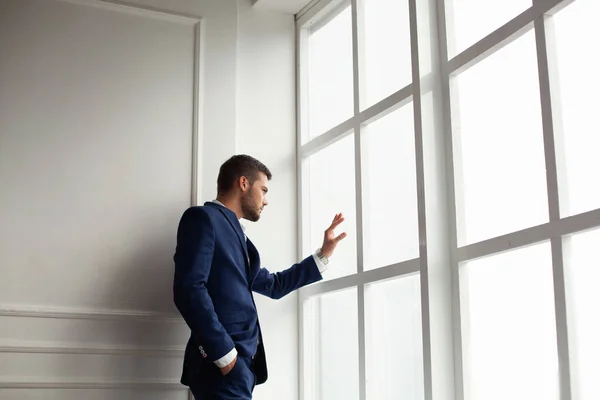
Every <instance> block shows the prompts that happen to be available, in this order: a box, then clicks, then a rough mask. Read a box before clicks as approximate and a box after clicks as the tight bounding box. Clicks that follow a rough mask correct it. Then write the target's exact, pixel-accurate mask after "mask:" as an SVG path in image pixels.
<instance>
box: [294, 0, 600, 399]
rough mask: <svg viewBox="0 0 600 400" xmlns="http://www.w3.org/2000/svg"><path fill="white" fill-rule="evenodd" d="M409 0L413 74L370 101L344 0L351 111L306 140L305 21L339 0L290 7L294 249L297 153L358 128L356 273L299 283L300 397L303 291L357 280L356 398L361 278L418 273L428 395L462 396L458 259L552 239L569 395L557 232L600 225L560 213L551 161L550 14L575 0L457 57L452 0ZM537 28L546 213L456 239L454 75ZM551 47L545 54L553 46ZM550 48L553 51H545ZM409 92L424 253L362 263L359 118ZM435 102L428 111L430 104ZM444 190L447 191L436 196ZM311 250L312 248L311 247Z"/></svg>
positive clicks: (592, 215)
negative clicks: (516, 226)
mask: <svg viewBox="0 0 600 400" xmlns="http://www.w3.org/2000/svg"><path fill="white" fill-rule="evenodd" d="M404 1H408V3H409V12H410V32H411V50H412V51H411V54H412V72H413V73H412V77H413V80H412V83H410V84H409V85H407V86H406V87H404V88H402V89H400V90H398V91H397V92H395V93H394V94H392V95H390V96H389V97H387V98H385V99H383V100H381V101H379V102H378V103H376V104H374V105H372V106H371V107H369V108H367V109H365V110H363V111H360V105H359V99H360V95H361V89H362V88H361V86H360V85H361V82H360V79H359V67H360V65H361V64H362V62H363V61H362V60H361V56H360V54H361V52H359V51H358V50H359V41H358V32H360V30H361V29H362V21H360V19H359V16H358V15H357V12H356V10H357V3H358V4H360V3H359V0H351V1H348V0H346V1H345V3H346V4H347V3H350V4H351V6H352V43H353V46H352V47H353V84H354V115H353V117H351V118H350V119H348V120H347V121H344V122H342V123H341V124H339V125H337V126H335V127H333V128H332V129H330V130H329V131H327V132H326V133H324V134H323V135H321V136H318V137H316V138H314V139H312V140H310V141H308V142H306V143H303V142H302V137H303V133H304V132H305V129H306V128H307V126H308V125H307V121H306V120H305V114H306V113H305V112H304V110H307V105H306V98H307V96H306V87H305V85H306V79H305V78H306V75H305V74H306V71H307V65H306V59H307V57H306V54H307V45H306V38H307V31H306V27H308V26H310V25H311V24H314V23H315V22H317V21H318V20H317V16H318V15H320V14H321V13H323V12H327V10H328V9H329V10H335V8H336V7H339V5H340V4H342V3H344V1H343V0H342V1H340V0H314V1H312V2H311V3H310V4H308V5H307V6H306V7H305V8H304V9H303V10H302V11H301V12H300V13H299V14H298V15H297V16H296V38H297V46H296V47H297V60H298V62H297V117H298V118H297V154H298V160H297V167H298V202H299V203H298V204H299V212H298V226H299V234H298V249H299V255H303V254H306V253H307V252H310V251H311V249H310V248H309V247H308V243H307V240H306V236H307V235H305V234H304V233H303V228H304V227H306V226H308V225H307V222H308V220H307V217H308V216H307V215H306V213H304V212H303V211H302V210H303V208H304V207H303V205H306V204H308V201H307V199H308V192H307V191H306V190H303V188H306V187H307V185H306V183H307V181H306V180H307V176H308V174H307V173H306V169H305V168H306V167H305V164H304V163H303V160H305V159H306V158H308V157H309V156H310V155H312V154H315V153H316V152H318V151H320V150H322V149H323V148H325V147H327V146H329V145H331V144H332V143H335V142H336V141H338V140H340V139H342V138H344V137H346V136H347V135H348V134H351V133H352V132H354V138H355V142H354V144H355V177H356V178H355V179H356V181H355V185H356V221H357V222H356V235H357V237H356V241H357V273H356V274H353V275H350V276H345V277H342V278H338V279H334V280H331V281H324V282H320V283H317V284H314V285H311V286H309V287H307V288H304V289H302V290H300V295H299V304H298V310H299V312H298V314H299V340H300V346H299V360H300V362H299V389H300V400H311V399H312V398H313V396H312V394H314V393H308V392H307V388H311V387H312V388H313V390H314V387H315V385H314V382H311V377H312V376H313V375H314V371H313V368H314V367H316V366H314V365H312V364H311V357H310V356H309V357H306V355H307V354H306V351H309V350H310V349H309V348H308V347H309V346H307V344H306V343H307V342H306V335H310V334H312V332H311V329H313V327H312V326H309V325H310V323H307V322H310V318H309V319H308V320H307V319H306V318H305V316H306V315H307V313H312V311H311V310H310V309H309V307H311V303H310V302H308V301H307V300H308V299H310V298H312V297H315V296H319V295H322V294H325V293H331V292H335V291H339V290H343V289H348V288H353V287H356V288H357V293H358V309H357V317H358V328H359V333H358V360H359V391H360V393H359V399H360V400H365V399H366V385H365V377H366V371H365V359H366V357H365V347H366V346H365V314H364V308H365V307H364V302H365V298H364V287H365V285H366V284H369V283H373V282H377V281H381V280H385V279H389V278H395V277H402V276H406V275H408V274H414V273H419V274H420V282H421V313H422V321H423V323H422V334H423V368H424V371H423V372H424V386H425V387H424V399H425V400H434V399H435V400H446V399H447V400H451V399H452V400H453V399H456V400H463V399H464V388H463V385H464V379H463V363H462V356H463V353H462V339H461V317H460V293H459V289H460V285H459V272H458V271H459V264H461V263H464V262H466V261H470V260H474V259H477V258H480V257H487V256H491V255H494V254H499V253H502V252H505V251H509V250H515V249H517V248H521V247H524V246H528V245H532V244H535V243H540V242H544V241H550V243H551V249H552V267H553V279H554V301H555V304H554V306H555V314H556V331H557V347H558V359H559V370H560V375H559V380H560V388H561V391H560V399H561V400H571V368H570V356H569V340H568V324H567V317H568V316H567V307H566V295H565V277H564V252H563V238H564V237H566V236H569V235H571V234H574V233H578V232H583V231H585V230H589V229H593V228H597V227H600V209H596V210H592V211H589V212H585V213H582V214H577V215H573V216H569V217H563V218H561V216H560V211H559V210H560V203H559V201H560V199H561V198H563V199H564V198H565V197H566V196H565V195H566V193H562V192H561V191H562V190H565V187H564V185H559V179H560V176H559V175H560V174H559V172H558V171H557V153H559V155H558V162H561V159H560V151H557V149H556V148H555V138H556V137H558V138H560V135H561V134H562V132H559V131H558V129H559V126H558V124H555V121H554V117H553V116H555V115H557V111H558V110H557V108H558V107H557V105H556V104H553V102H552V97H551V90H552V87H553V85H555V84H556V83H557V82H556V79H555V77H554V75H553V65H555V60H553V59H552V54H553V43H552V42H551V38H552V37H553V35H552V32H550V34H548V32H547V31H548V30H549V29H551V28H552V26H551V24H546V22H545V19H546V18H547V16H549V15H552V14H554V13H556V12H558V11H559V10H560V9H562V8H563V7H565V6H567V5H569V4H570V3H572V2H574V1H577V0H533V1H532V6H531V7H530V8H528V9H527V10H525V11H524V12H522V13H521V14H520V15H518V16H516V17H515V18H514V19H512V20H510V21H507V22H506V23H505V24H504V25H503V26H501V27H500V28H498V29H496V30H495V31H493V32H492V33H490V34H489V35H487V36H485V37H484V38H482V39H481V40H479V41H478V42H476V43H475V44H473V45H472V46H470V47H469V48H467V49H466V50H464V51H462V52H461V53H459V54H458V55H456V56H455V57H453V58H451V59H448V48H449V45H452V43H448V41H449V38H448V36H447V34H446V32H447V29H446V27H447V26H449V25H451V23H452V21H448V20H447V17H446V13H445V10H446V8H447V7H449V6H450V5H451V4H449V3H450V2H451V1H452V0H404ZM421 24H428V25H429V30H430V37H427V38H424V37H419V34H420V35H423V29H420V28H422V26H421ZM531 30H534V32H535V38H536V49H537V62H538V69H539V84H540V96H541V97H540V98H541V109H542V126H543V138H544V152H545V162H546V181H547V190H548V206H549V222H548V223H545V224H542V225H539V226H534V227H530V228H527V229H523V230H520V231H517V232H512V233H509V234H505V235H502V236H498V237H494V238H491V239H488V240H484V241H481V242H477V243H473V244H469V245H465V246H459V245H458V240H457V207H456V196H457V194H456V190H455V177H454V154H453V145H452V136H451V135H452V112H451V98H450V96H451V78H452V77H453V76H455V75H458V74H459V73H461V72H462V71H464V70H466V69H468V68H469V67H470V66H472V65H474V64H475V63H477V62H479V61H480V60H482V59H484V58H485V57H487V56H489V55H491V54H493V53H494V52H496V51H498V50H499V49H501V48H503V47H504V46H506V45H508V44H509V43H511V42H512V41H514V40H516V39H518V38H519V37H521V36H522V35H523V34H525V33H527V32H530V31H531ZM423 40H427V41H428V42H429V43H430V44H428V46H422V47H423V48H426V47H431V49H432V53H431V54H424V53H423V51H420V44H422V43H423ZM549 54H550V56H549ZM423 57H431V60H428V61H431V65H432V73H431V74H429V75H427V76H422V74H421V72H420V59H421V60H422V59H423ZM549 57H550V59H549ZM428 92H432V93H433V95H434V109H433V110H428V114H427V118H433V120H434V122H433V128H431V127H429V126H428V127H427V128H425V127H424V124H423V119H422V113H423V110H422V108H423V104H422V101H421V97H422V94H424V93H428ZM410 101H412V102H413V109H414V122H415V125H414V126H415V132H414V133H415V150H416V154H415V156H416V171H417V176H416V178H417V194H418V222H419V243H420V249H419V250H420V251H419V252H420V256H419V258H417V259H412V260H408V261H404V262H400V263H397V264H394V265H390V266H386V267H383V268H379V269H374V270H368V271H365V270H364V268H363V262H364V260H363V219H362V218H363V204H362V190H363V182H362V179H364V178H363V174H362V159H361V135H362V132H363V130H362V128H363V126H364V125H365V124H367V123H368V122H371V121H373V120H374V119H377V118H380V117H382V116H384V115H386V114H388V113H389V112H391V111H393V110H395V109H397V108H398V107H400V106H402V105H404V104H406V103H408V102H410ZM429 112H431V114H429ZM434 198H435V199H438V202H439V203H442V204H446V206H447V208H446V209H443V210H440V209H439V206H437V208H436V207H434V206H433V201H432V199H434ZM440 199H441V200H443V201H440ZM312 250H314V249H312Z"/></svg>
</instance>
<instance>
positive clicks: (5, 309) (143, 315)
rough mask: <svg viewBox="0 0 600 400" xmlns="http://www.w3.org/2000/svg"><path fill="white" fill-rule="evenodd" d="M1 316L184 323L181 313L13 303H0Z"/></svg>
mask: <svg viewBox="0 0 600 400" xmlns="http://www.w3.org/2000/svg"><path fill="white" fill-rule="evenodd" d="M0 317H19V318H54V319H83V320H101V321H106V320H109V321H129V322H131V321H135V322H169V323H183V319H182V318H181V317H180V316H179V315H176V314H169V313H160V312H154V311H142V310H127V309H96V308H71V307H48V306H41V305H39V306H38V305H12V304H0Z"/></svg>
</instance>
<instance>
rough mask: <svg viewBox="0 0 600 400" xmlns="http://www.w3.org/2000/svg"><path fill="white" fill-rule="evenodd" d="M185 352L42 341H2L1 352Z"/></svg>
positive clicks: (145, 354)
mask: <svg viewBox="0 0 600 400" xmlns="http://www.w3.org/2000/svg"><path fill="white" fill-rule="evenodd" d="M184 352H185V348H183V347H177V346H164V347H139V346H120V345H103V344H65V343H60V344H53V343H42V342H15V341H12V342H10V341H0V354H1V353H13V354H78V355H102V356H138V357H165V358H171V357H172V358H183V355H184Z"/></svg>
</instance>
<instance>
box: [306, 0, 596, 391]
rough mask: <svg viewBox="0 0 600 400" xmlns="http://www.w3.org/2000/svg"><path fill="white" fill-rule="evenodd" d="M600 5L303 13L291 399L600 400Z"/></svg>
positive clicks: (361, 0)
mask: <svg viewBox="0 0 600 400" xmlns="http://www.w3.org/2000/svg"><path fill="white" fill-rule="evenodd" d="M599 16H600V2H598V1H597V0H489V1H482V0H423V1H421V0H351V1H350V0H346V1H343V0H321V1H313V2H311V3H310V4H309V6H308V7H307V8H306V9H305V10H303V11H301V12H300V13H299V14H298V15H297V36H298V61H299V63H298V88H299V93H298V107H299V110H298V111H299V112H298V116H299V118H298V154H299V160H298V161H299V164H298V166H299V181H300V182H301V187H300V189H301V190H300V193H301V196H300V205H301V207H300V222H301V223H300V238H301V244H302V248H301V251H302V253H303V254H307V253H310V252H312V251H314V249H315V248H317V247H318V246H319V245H320V243H321V241H322V237H323V230H324V229H325V228H326V227H327V225H328V223H329V222H330V220H331V218H333V216H334V214H335V213H337V212H343V213H344V215H345V216H346V222H345V223H344V225H343V229H344V230H345V231H347V232H348V234H349V235H348V237H347V239H345V241H344V242H342V244H341V245H340V248H339V249H338V251H337V252H336V253H335V254H334V256H333V257H332V259H331V265H330V268H329V270H328V271H327V272H326V274H325V276H324V280H323V281H322V282H319V283H317V284H314V285H311V286H309V287H307V288H304V289H302V290H301V291H300V299H299V301H300V304H299V310H300V324H301V330H300V339H301V348H300V359H301V369H300V378H301V380H300V389H301V400H337V399H344V400H346V399H355V400H388V399H389V400H396V399H402V400H404V399H406V400H450V399H456V400H496V399H497V400H500V399H502V400H504V399H516V400H531V399H543V400H592V399H598V398H600V380H599V379H597V375H598V371H599V370H600V345H599V344H598V337H600V328H599V327H600V317H599V315H600V313H599V312H598V310H597V308H598V304H600V303H599V301H600V296H599V295H598V293H599V291H598V289H597V288H598V287H599V285H600V252H599V251H598V248H600V247H599V246H598V243H599V241H600V234H599V233H600V186H599V185H598V184H597V183H596V182H597V181H598V175H600V161H599V160H600V157H599V155H598V152H599V151H600V123H599V122H598V118H597V116H596V115H597V111H596V108H598V105H600V103H599V102H598V101H597V100H596V98H597V97H598V95H600V74H599V73H598V71H600V52H599V51H598V50H597V48H598V45H597V43H596V42H597V40H598V38H599V37H600V36H599V35H600V28H598V26H599V24H598V18H599Z"/></svg>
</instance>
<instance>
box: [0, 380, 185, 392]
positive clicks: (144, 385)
mask: <svg viewBox="0 0 600 400" xmlns="http://www.w3.org/2000/svg"><path fill="white" fill-rule="evenodd" d="M0 389H139V390H169V391H171V390H181V391H187V390H188V388H187V387H186V386H184V385H182V384H181V383H180V382H178V381H174V380H160V379H152V380H104V379H97V380H94V381H90V380H82V379H64V380H48V379H43V378H31V377H27V378H20V377H16V378H9V377H0Z"/></svg>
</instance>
